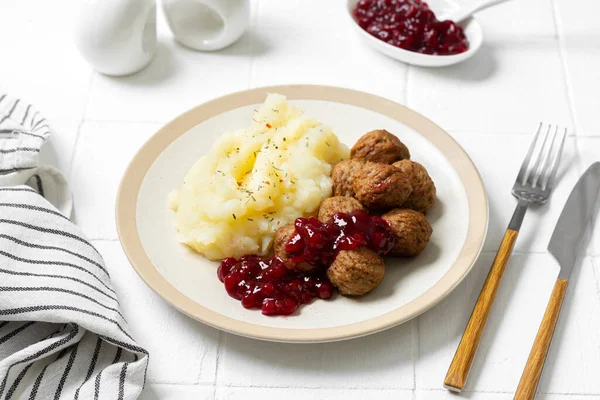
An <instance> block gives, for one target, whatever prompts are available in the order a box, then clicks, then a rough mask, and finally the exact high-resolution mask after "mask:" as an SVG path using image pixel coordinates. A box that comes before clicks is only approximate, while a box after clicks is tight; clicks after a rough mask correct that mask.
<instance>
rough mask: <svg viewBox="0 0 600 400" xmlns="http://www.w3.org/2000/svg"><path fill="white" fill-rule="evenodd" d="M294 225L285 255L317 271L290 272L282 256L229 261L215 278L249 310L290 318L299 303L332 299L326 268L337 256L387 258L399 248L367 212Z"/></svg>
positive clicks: (301, 220) (303, 220)
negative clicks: (361, 251)
mask: <svg viewBox="0 0 600 400" xmlns="http://www.w3.org/2000/svg"><path fill="white" fill-rule="evenodd" d="M294 225H295V228H296V232H295V234H294V235H293V236H292V237H291V238H290V240H289V242H288V243H287V244H286V251H287V252H289V253H290V255H291V257H292V260H293V261H295V262H298V263H301V262H306V263H310V264H312V265H315V266H317V267H318V268H317V269H316V270H315V271H311V272H295V271H290V270H289V269H287V268H286V266H285V264H284V263H283V261H281V259H280V258H278V257H273V258H271V259H263V258H261V257H259V256H256V255H246V256H243V257H241V258H240V259H236V258H226V259H224V260H223V261H222V262H221V264H220V265H219V268H218V269H217V275H218V277H219V280H220V281H221V282H223V284H224V285H225V290H226V291H227V293H228V294H229V296H231V297H233V298H234V299H236V300H240V301H241V303H242V306H244V307H245V308H260V309H261V310H262V313H263V314H264V315H290V314H293V313H294V312H295V311H296V310H297V309H298V307H299V306H300V305H301V304H307V303H310V302H312V301H313V300H314V299H316V298H320V299H330V298H331V297H332V296H333V285H332V284H331V282H329V280H328V279H327V275H326V269H327V267H328V266H329V265H330V264H331V263H332V262H333V260H334V259H335V256H336V254H337V253H338V252H339V251H341V250H351V249H356V248H358V247H361V246H367V247H369V248H371V249H372V250H373V251H375V252H377V253H378V254H380V255H384V254H387V253H388V252H389V251H390V250H391V249H392V248H393V247H394V245H395V237H394V234H393V232H392V231H391V230H390V228H389V226H388V225H387V222H385V221H384V220H383V219H382V218H381V217H377V216H370V215H369V214H367V212H366V211H358V212H356V213H354V214H351V215H348V214H344V213H337V214H335V216H334V218H333V221H332V222H331V223H322V222H320V221H319V220H318V219H317V218H315V217H310V218H298V219H296V222H295V224H294Z"/></svg>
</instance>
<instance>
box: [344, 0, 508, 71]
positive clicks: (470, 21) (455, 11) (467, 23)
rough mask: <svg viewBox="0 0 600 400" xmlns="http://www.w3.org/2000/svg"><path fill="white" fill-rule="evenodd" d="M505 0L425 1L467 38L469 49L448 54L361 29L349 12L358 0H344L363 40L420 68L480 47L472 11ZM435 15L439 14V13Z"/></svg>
mask: <svg viewBox="0 0 600 400" xmlns="http://www.w3.org/2000/svg"><path fill="white" fill-rule="evenodd" d="M505 1H507V0H482V1H477V2H472V3H467V4H464V5H460V6H459V5H457V4H456V3H455V2H454V1H453V0H430V1H428V4H429V5H430V6H431V9H432V10H433V11H434V12H436V17H437V18H438V19H439V20H440V21H443V20H451V21H454V22H455V23H457V24H460V25H461V26H462V27H463V29H464V32H465V35H466V36H467V39H468V41H469V49H468V50H467V51H465V52H463V53H459V54H452V55H431V54H423V53H417V52H414V51H410V50H405V49H401V48H399V47H396V46H393V45H391V44H389V43H386V42H384V41H383V40H380V39H378V38H376V37H375V36H373V35H371V34H370V33H368V32H367V31H365V30H364V29H363V28H361V27H360V26H359V25H358V23H357V22H356V20H355V19H354V16H353V15H352V12H353V10H354V9H355V8H356V5H357V4H358V2H359V0H348V1H347V12H348V16H349V17H350V19H351V20H352V25H353V26H354V29H356V31H357V32H358V34H359V35H360V36H361V37H362V38H363V40H364V41H365V42H366V43H367V44H368V45H369V46H371V47H372V48H374V49H376V50H378V51H380V52H381V53H383V54H385V55H387V56H389V57H392V58H394V59H396V60H398V61H402V62H404V63H406V64H412V65H418V66H422V67H444V66H447V65H453V64H456V63H459V62H461V61H464V60H466V59H468V58H470V57H472V56H473V55H474V54H475V53H476V52H477V50H479V48H480V47H481V44H482V43H483V30H482V29H481V25H479V22H477V21H476V20H475V18H473V17H472V15H473V13H475V12H477V11H481V10H483V9H485V8H488V7H491V6H494V5H497V4H499V3H503V2H505ZM437 14H439V16H438V15H437Z"/></svg>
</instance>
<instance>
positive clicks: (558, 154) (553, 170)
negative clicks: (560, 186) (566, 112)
mask: <svg viewBox="0 0 600 400" xmlns="http://www.w3.org/2000/svg"><path fill="white" fill-rule="evenodd" d="M566 139H567V128H565V132H564V133H563V135H562V138H561V139H560V145H559V146H558V151H557V152H556V154H555V156H554V160H553V161H552V166H551V167H550V170H551V172H550V176H549V177H548V179H547V180H546V181H545V182H544V185H543V187H542V190H546V188H552V185H553V184H554V179H555V178H556V172H557V171H558V165H559V164H560V157H561V156H562V151H563V147H564V146H565V140H566Z"/></svg>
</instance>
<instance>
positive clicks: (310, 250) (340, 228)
mask: <svg viewBox="0 0 600 400" xmlns="http://www.w3.org/2000/svg"><path fill="white" fill-rule="evenodd" d="M392 1H395V0H392ZM295 229H296V233H295V234H294V235H293V236H292V238H291V239H290V240H289V241H288V243H287V244H286V250H287V251H288V252H290V254H291V255H292V259H295V260H297V261H298V262H308V263H312V264H313V265H315V266H317V268H316V270H315V271H312V272H303V273H299V272H291V271H290V270H288V269H287V268H286V266H285V264H284V263H283V261H282V260H281V259H280V258H278V257H273V258H271V259H262V258H260V257H258V256H255V255H246V256H243V257H241V258H240V259H239V260H238V259H235V258H226V259H224V260H223V261H222V262H221V265H219V268H218V269H217V275H218V277H219V280H221V281H222V282H223V283H224V285H225V290H226V291H227V293H228V294H229V295H230V296H231V297H233V298H234V299H236V300H240V301H241V303H242V306H243V307H245V308H261V309H262V313H263V314H265V315H290V314H293V313H294V312H295V311H296V310H297V309H298V307H299V306H300V305H301V304H308V303H310V302H312V301H313V300H314V299H315V298H320V299H330V298H331V297H332V296H333V291H334V289H333V285H332V284H331V282H329V280H328V279H327V276H326V275H325V267H327V266H328V265H329V264H331V262H333V259H334V258H335V255H336V254H337V252H338V251H340V250H350V249H355V248H357V247H360V246H368V247H370V248H371V249H373V250H374V251H376V252H377V253H379V254H386V253H387V252H389V251H390V250H391V249H392V247H394V244H395V238H394V235H393V233H392V232H391V230H390V229H389V226H388V225H387V222H385V221H384V220H383V219H381V218H380V217H376V216H369V214H367V212H365V211H358V212H356V213H354V214H344V213H337V214H335V215H334V218H333V222H332V223H322V222H320V221H319V220H318V219H316V218H314V217H311V218H298V219H296V222H295Z"/></svg>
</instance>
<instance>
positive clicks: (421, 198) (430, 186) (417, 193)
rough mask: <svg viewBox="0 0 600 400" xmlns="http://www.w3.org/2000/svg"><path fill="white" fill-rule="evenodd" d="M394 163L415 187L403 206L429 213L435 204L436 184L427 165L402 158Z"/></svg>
mask: <svg viewBox="0 0 600 400" xmlns="http://www.w3.org/2000/svg"><path fill="white" fill-rule="evenodd" d="M393 165H394V167H396V168H398V169H399V170H400V171H402V172H403V173H404V174H405V175H406V176H407V177H408V180H409V181H410V186H412V189H413V190H412V193H411V194H410V196H409V197H408V199H407V200H406V201H405V202H404V204H403V205H402V207H403V208H410V209H411V210H415V211H419V212H421V213H423V214H425V213H427V210H429V209H430V208H431V207H433V205H434V204H435V184H434V183H433V181H432V180H431V177H430V176H429V174H428V173H427V170H426V169H425V167H424V166H422V165H421V164H419V163H418V162H415V161H411V160H401V161H398V162H395V163H394V164H393Z"/></svg>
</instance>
